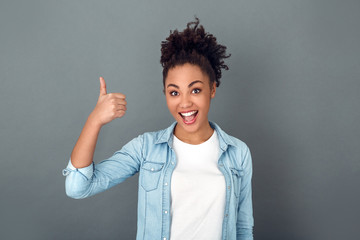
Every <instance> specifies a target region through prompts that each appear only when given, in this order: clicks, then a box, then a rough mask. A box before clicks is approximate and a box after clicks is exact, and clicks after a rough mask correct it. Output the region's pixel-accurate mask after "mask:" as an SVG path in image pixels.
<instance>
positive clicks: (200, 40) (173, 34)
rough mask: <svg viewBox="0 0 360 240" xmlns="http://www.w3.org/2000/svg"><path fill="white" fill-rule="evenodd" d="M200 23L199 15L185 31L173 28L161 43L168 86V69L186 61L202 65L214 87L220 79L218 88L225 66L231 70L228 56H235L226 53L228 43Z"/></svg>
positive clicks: (164, 76) (164, 73)
mask: <svg viewBox="0 0 360 240" xmlns="http://www.w3.org/2000/svg"><path fill="white" fill-rule="evenodd" d="M199 22H200V21H199V19H198V18H197V17H195V21H194V22H189V23H188V24H187V28H185V29H184V30H183V31H182V32H179V31H178V30H175V31H170V35H169V36H168V37H167V38H166V40H165V41H162V42H161V58H160V63H161V65H162V67H163V85H164V86H165V79H166V77H167V74H168V71H169V70H170V69H171V68H174V67H176V66H178V65H184V64H185V63H190V64H194V65H198V66H199V67H200V69H201V70H202V71H203V72H204V73H206V74H207V75H208V76H209V79H210V86H213V83H214V82H216V87H219V85H220V78H221V69H222V68H223V69H225V70H228V69H229V68H228V66H227V65H225V64H224V59H225V58H228V57H230V55H231V54H229V55H226V46H223V45H220V44H218V43H217V42H216V37H214V36H213V35H212V34H210V33H207V32H205V29H204V27H203V26H202V25H199Z"/></svg>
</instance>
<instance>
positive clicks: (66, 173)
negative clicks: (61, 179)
mask: <svg viewBox="0 0 360 240" xmlns="http://www.w3.org/2000/svg"><path fill="white" fill-rule="evenodd" d="M62 174H63V176H67V175H69V174H70V171H69V170H67V169H63V170H62Z"/></svg>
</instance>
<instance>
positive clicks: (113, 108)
mask: <svg viewBox="0 0 360 240" xmlns="http://www.w3.org/2000/svg"><path fill="white" fill-rule="evenodd" d="M125 112H126V100H125V95H124V94H122V93H109V94H108V93H107V92H106V83H105V80H104V78H103V77H100V95H99V99H98V101H97V104H96V106H95V108H94V110H93V111H92V112H91V114H90V115H89V117H88V119H87V121H86V123H85V125H84V127H83V129H82V131H81V134H80V136H79V139H78V140H77V142H76V144H75V146H74V149H73V151H72V153H71V164H72V165H73V166H74V167H75V168H83V167H87V166H89V165H90V164H91V163H92V161H93V156H94V151H95V147H96V142H97V139H98V136H99V132H100V129H101V127H102V126H104V125H105V124H107V123H109V122H111V121H112V120H114V119H115V118H121V117H123V116H124V115H125Z"/></svg>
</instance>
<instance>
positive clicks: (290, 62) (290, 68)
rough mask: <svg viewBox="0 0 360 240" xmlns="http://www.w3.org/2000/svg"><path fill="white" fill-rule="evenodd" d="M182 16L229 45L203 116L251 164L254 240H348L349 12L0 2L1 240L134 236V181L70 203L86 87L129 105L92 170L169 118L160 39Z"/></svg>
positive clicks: (242, 4)
mask: <svg viewBox="0 0 360 240" xmlns="http://www.w3.org/2000/svg"><path fill="white" fill-rule="evenodd" d="M194 14H196V15H197V16H198V17H199V18H200V20H201V23H202V24H203V25H204V26H205V29H206V30H207V31H209V32H211V33H213V34H214V35H215V36H216V37H217V38H218V41H219V42H220V43H222V44H224V45H226V46H227V47H228V50H229V52H230V53H231V54H232V57H231V58H230V59H229V60H228V62H227V63H228V65H229V67H230V71H228V72H226V73H224V74H223V80H222V85H221V86H220V88H219V89H218V91H217V96H216V98H215V99H214V101H213V103H212V110H211V113H210V119H211V120H213V121H215V122H217V123H218V124H220V125H221V126H222V128H223V129H224V130H226V131H227V132H229V133H231V134H232V135H234V136H236V137H238V138H240V139H242V140H243V141H245V142H246V143H247V144H248V145H249V147H250V149H251V151H252V156H253V165H254V175H253V202H254V217H255V228H254V235H255V239H259V240H262V239H264V240H267V239H270V240H272V239H284V240H287V239H291V240H315V239H316V240H320V239H321V240H322V239H357V238H358V236H359V233H360V232H359V215H360V211H359V202H360V201H359V200H360V199H359V198H360V190H359V186H358V183H359V180H360V161H359V160H360V158H359V155H360V150H359V149H360V147H359V146H360V145H359V137H360V128H359V122H360V114H359V112H360V111H359V102H360V94H359V92H360V82H359V74H360V66H359V63H360V49H359V42H360V32H359V23H360V2H359V1H355V0H354V1H351V0H346V1H340V0H339V1H332V0H330V1H329V0H301V1H300V0H297V1H296V0H273V1H267V0H251V1H250V0H243V1H222V2H221V1H205V0H193V1H165V0H163V1H134V0H132V1H130V0H129V1H10V0H1V2H0V79H1V85H0V86H1V87H0V111H1V118H0V123H1V125H0V126H1V128H0V138H1V139H0V143H1V144H0V152H1V166H0V194H1V197H0V201H1V204H0V226H1V227H0V228H1V231H0V239H134V238H135V234H136V206H137V178H136V177H133V178H130V179H128V180H127V181H126V182H125V183H123V184H121V185H118V186H117V187H115V188H113V189H111V190H109V191H107V192H104V193H103V194H100V195H97V196H94V197H91V198H88V199H84V200H73V199H70V198H68V197H66V195H65V192H64V180H65V179H64V177H63V176H62V175H61V170H62V169H63V168H64V167H65V166H66V164H67V161H68V158H69V155H70V153H71V150H72V148H73V146H74V144H75V142H76V140H77V137H78V136H79V134H80V131H81V129H82V126H83V124H84V122H85V120H86V118H87V116H88V114H89V113H90V112H91V110H92V109H93V107H94V106H95V104H96V101H97V97H98V91H99V90H98V89H99V82H98V77H99V76H104V78H105V80H106V82H107V86H108V91H110V92H122V93H125V94H126V95H127V99H128V112H127V115H126V116H125V117H124V118H122V119H121V120H116V121H114V122H112V123H110V124H109V125H107V126H105V127H104V128H103V130H102V132H101V135H100V137H99V142H98V145H97V149H96V153H95V159H96V161H97V162H98V161H100V160H102V159H105V158H107V157H109V156H111V155H112V154H113V152H115V151H116V150H118V149H120V148H121V146H122V145H123V144H125V143H126V142H127V141H129V140H131V139H132V138H133V137H135V136H137V135H138V134H140V133H143V132H145V131H154V130H158V129H162V128H165V127H167V126H168V125H169V124H171V122H172V121H173V119H172V117H171V115H170V114H169V113H168V110H167V108H166V103H165V97H164V96H163V94H162V86H161V66H160V64H159V58H160V42H161V41H162V40H164V39H165V38H166V36H167V35H168V34H169V31H170V29H175V28H178V29H180V30H181V29H183V28H184V27H185V26H186V23H187V22H188V21H191V20H193V16H194Z"/></svg>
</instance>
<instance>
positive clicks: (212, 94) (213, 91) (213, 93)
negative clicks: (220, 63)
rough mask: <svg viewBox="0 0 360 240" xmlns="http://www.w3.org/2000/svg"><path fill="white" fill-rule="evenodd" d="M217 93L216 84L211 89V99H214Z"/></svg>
mask: <svg viewBox="0 0 360 240" xmlns="http://www.w3.org/2000/svg"><path fill="white" fill-rule="evenodd" d="M215 93H216V82H214V83H213V84H212V86H211V88H210V98H214V97H215Z"/></svg>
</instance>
